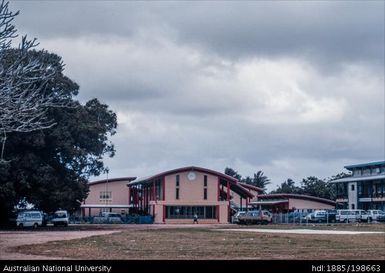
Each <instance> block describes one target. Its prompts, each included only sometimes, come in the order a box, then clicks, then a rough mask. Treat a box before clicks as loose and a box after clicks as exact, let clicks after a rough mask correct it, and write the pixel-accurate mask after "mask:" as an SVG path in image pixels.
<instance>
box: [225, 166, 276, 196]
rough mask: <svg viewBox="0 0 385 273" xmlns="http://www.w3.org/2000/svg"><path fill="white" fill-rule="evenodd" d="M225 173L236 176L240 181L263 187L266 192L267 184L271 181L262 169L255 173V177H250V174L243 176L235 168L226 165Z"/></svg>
mask: <svg viewBox="0 0 385 273" xmlns="http://www.w3.org/2000/svg"><path fill="white" fill-rule="evenodd" d="M225 174H227V175H229V176H231V177H234V178H236V179H237V180H238V181H240V182H242V183H247V184H250V185H253V186H256V187H258V188H261V189H263V191H264V192H266V189H267V185H269V184H270V183H271V182H270V179H269V178H268V177H267V176H266V175H264V173H263V172H262V171H258V172H257V173H254V174H253V177H250V176H246V177H242V175H240V174H239V173H238V172H237V171H235V170H234V169H232V168H229V167H226V168H225Z"/></svg>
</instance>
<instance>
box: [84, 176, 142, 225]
mask: <svg viewBox="0 0 385 273" xmlns="http://www.w3.org/2000/svg"><path fill="white" fill-rule="evenodd" d="M135 178H136V177H122V178H113V179H104V180H99V181H94V182H90V183H89V189H90V192H89V194H88V197H87V199H86V200H84V201H83V204H82V205H81V206H80V208H81V212H82V216H83V217H84V216H98V215H99V214H100V213H101V212H118V213H121V214H128V213H129V208H130V205H129V191H128V188H127V183H129V182H130V181H132V180H134V179H135Z"/></svg>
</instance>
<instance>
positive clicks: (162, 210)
mask: <svg viewBox="0 0 385 273" xmlns="http://www.w3.org/2000/svg"><path fill="white" fill-rule="evenodd" d="M127 185H128V187H129V189H130V201H129V204H130V205H132V206H133V207H134V209H136V210H137V211H138V212H143V213H148V214H150V215H152V216H153V217H154V222H155V223H192V222H193V220H192V219H193V217H194V215H197V216H198V219H199V223H228V222H230V217H231V206H232V202H234V203H236V204H238V205H239V206H245V207H247V206H248V203H249V202H250V199H251V198H253V197H254V194H253V193H252V192H251V190H252V189H247V188H245V187H244V186H243V185H242V184H241V183H239V182H238V180H237V179H235V178H233V177H231V176H228V175H225V174H223V173H220V172H216V171H213V170H209V169H205V168H200V167H194V166H191V167H184V168H179V169H175V170H170V171H166V172H163V173H159V174H156V175H153V176H150V177H146V178H141V179H136V180H134V181H131V182H129V183H127ZM254 190H255V189H254Z"/></svg>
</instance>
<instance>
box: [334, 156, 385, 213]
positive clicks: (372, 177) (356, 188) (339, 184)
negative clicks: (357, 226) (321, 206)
mask: <svg viewBox="0 0 385 273" xmlns="http://www.w3.org/2000/svg"><path fill="white" fill-rule="evenodd" d="M345 168H346V169H348V170H349V171H351V172H352V175H351V176H349V177H345V178H341V179H338V180H334V181H333V182H332V183H335V184H336V192H337V199H336V202H337V206H338V207H339V208H349V209H364V210H368V209H379V210H385V161H379V162H371V163H364V164H357V165H349V166H345Z"/></svg>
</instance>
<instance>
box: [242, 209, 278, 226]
mask: <svg viewBox="0 0 385 273" xmlns="http://www.w3.org/2000/svg"><path fill="white" fill-rule="evenodd" d="M271 221H272V215H271V213H270V212H268V211H267V210H255V211H248V212H246V213H245V214H244V215H241V216H239V217H238V223H239V224H246V225H250V224H257V225H259V224H263V225H267V224H268V223H271Z"/></svg>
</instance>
